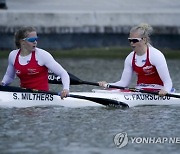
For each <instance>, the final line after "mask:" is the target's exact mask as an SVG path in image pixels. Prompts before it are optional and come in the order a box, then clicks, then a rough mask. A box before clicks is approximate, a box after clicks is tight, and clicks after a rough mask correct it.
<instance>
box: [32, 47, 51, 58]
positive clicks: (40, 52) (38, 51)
mask: <svg viewBox="0 0 180 154" xmlns="http://www.w3.org/2000/svg"><path fill="white" fill-rule="evenodd" d="M35 54H36V55H38V56H42V57H44V56H50V55H51V54H50V53H49V52H48V51H46V50H44V49H41V48H36V50H35Z"/></svg>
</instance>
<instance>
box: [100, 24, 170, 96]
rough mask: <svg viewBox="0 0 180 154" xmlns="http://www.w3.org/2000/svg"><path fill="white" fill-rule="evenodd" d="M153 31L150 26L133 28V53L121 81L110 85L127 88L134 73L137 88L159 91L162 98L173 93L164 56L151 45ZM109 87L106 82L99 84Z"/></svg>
mask: <svg viewBox="0 0 180 154" xmlns="http://www.w3.org/2000/svg"><path fill="white" fill-rule="evenodd" d="M152 31H153V29H152V27H151V26H150V25H148V24H140V25H138V26H135V27H133V28H132V29H131V30H130V34H129V38H128V40H129V43H130V46H131V47H132V49H133V51H132V52H131V53H130V54H129V55H128V56H127V57H126V59H125V62H124V70H123V73H122V76H121V79H120V80H119V81H117V82H115V83H109V84H110V85H116V86H122V87H127V86H128V85H129V84H130V81H131V78H132V75H133V72H135V73H136V75H137V85H136V88H139V89H144V90H151V91H156V90H158V91H159V95H160V96H164V95H166V94H167V93H168V92H171V91H172V80H171V77H170V74H169V70H168V67H167V63H166V59H165V57H164V55H163V54H162V53H161V52H160V51H159V50H158V49H156V48H154V47H153V46H151V44H150V35H151V33H152ZM98 83H99V85H100V86H102V87H107V85H108V83H107V82H106V81H100V82H98Z"/></svg>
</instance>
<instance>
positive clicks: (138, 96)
mask: <svg viewBox="0 0 180 154" xmlns="http://www.w3.org/2000/svg"><path fill="white" fill-rule="evenodd" d="M71 94H74V95H80V96H87V97H96V98H106V99H111V100H117V101H119V102H123V103H125V104H127V105H128V106H129V107H134V106H144V105H180V98H174V97H168V96H164V97H160V96H158V95H151V94H142V93H134V92H119V91H107V90H94V91H93V92H73V93H71ZM176 94H177V95H180V94H179V93H176ZM33 106H63V107H72V108H74V107H75V108H78V107H88V106H95V107H102V106H103V105H101V104H99V103H96V102H93V101H89V100H85V99H77V98H71V97H67V98H64V99H63V100H62V99H61V98H60V97H59V96H57V95H51V94H42V93H24V92H5V91H0V107H17V108H26V107H33Z"/></svg>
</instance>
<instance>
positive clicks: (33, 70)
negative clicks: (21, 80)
mask: <svg viewBox="0 0 180 154" xmlns="http://www.w3.org/2000/svg"><path fill="white" fill-rule="evenodd" d="M27 70H28V75H33V74H38V73H39V72H37V71H36V69H31V68H28V69H27Z"/></svg>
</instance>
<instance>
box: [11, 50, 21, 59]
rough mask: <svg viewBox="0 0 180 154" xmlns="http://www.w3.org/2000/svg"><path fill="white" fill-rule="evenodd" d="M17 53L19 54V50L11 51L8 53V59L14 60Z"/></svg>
mask: <svg viewBox="0 0 180 154" xmlns="http://www.w3.org/2000/svg"><path fill="white" fill-rule="evenodd" d="M18 52H19V49H16V50H12V51H11V52H10V53H9V57H14V58H16V55H17V53H18Z"/></svg>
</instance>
